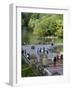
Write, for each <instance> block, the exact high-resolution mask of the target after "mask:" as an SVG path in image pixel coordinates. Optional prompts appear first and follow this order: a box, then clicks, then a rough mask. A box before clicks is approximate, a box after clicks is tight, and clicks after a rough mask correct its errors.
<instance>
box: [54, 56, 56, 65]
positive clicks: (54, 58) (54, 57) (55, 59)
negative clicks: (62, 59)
mask: <svg viewBox="0 0 72 90" xmlns="http://www.w3.org/2000/svg"><path fill="white" fill-rule="evenodd" d="M54 66H56V57H54Z"/></svg>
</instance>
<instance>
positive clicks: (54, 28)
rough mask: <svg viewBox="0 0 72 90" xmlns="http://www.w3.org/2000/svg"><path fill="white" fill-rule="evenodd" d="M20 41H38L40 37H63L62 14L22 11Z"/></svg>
mask: <svg viewBox="0 0 72 90" xmlns="http://www.w3.org/2000/svg"><path fill="white" fill-rule="evenodd" d="M21 18H22V42H26V43H35V42H39V40H38V39H39V38H40V37H48V36H54V37H58V38H63V15H62V14H39V13H22V17H21Z"/></svg>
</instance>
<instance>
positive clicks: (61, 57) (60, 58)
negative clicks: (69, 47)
mask: <svg viewBox="0 0 72 90" xmlns="http://www.w3.org/2000/svg"><path fill="white" fill-rule="evenodd" d="M60 60H63V54H60V55H57V56H55V57H54V60H53V62H54V66H56V63H57V62H58V61H60Z"/></svg>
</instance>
